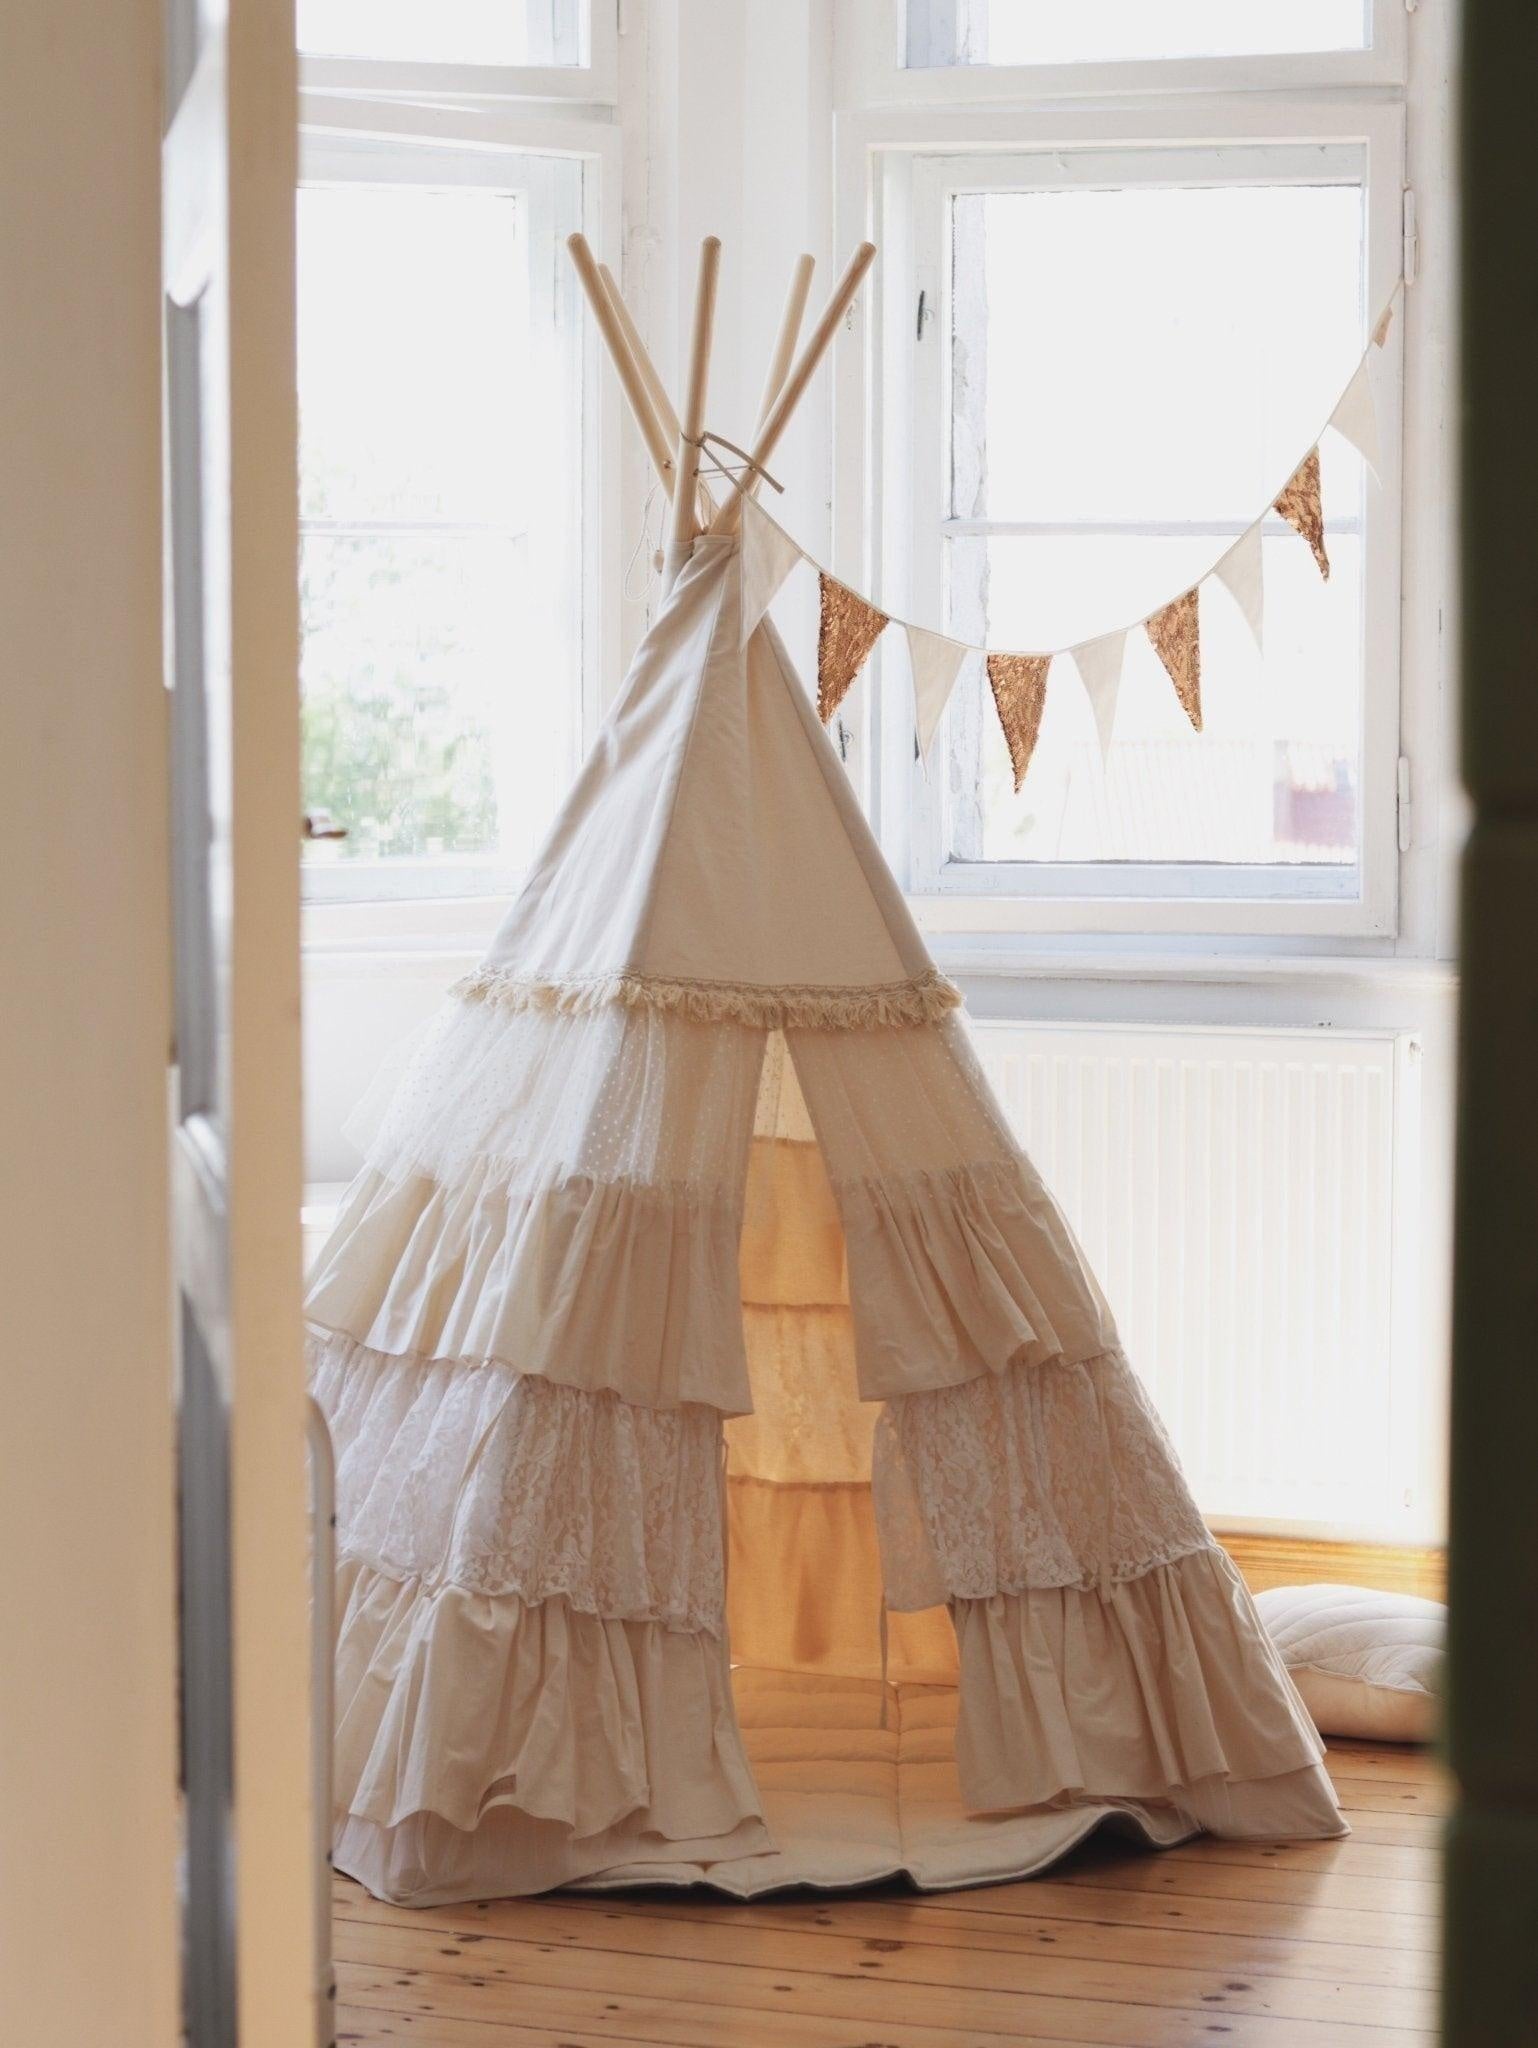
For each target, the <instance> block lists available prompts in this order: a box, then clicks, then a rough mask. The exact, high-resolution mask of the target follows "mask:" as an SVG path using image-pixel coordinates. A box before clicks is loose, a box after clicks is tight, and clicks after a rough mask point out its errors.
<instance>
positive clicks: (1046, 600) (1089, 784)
mask: <svg viewBox="0 0 1538 2048" xmlns="http://www.w3.org/2000/svg"><path fill="white" fill-rule="evenodd" d="M1175 11H1176V12H1177V13H1178V11H1179V10H1178V9H1177V10H1175ZM907 118H908V119H909V120H910V121H912V122H914V124H915V125H916V124H917V122H919V121H922V122H923V123H924V125H925V126H926V127H927V128H928V129H930V130H931V131H932V130H933V128H934V127H935V125H936V120H935V116H934V115H933V114H932V113H926V114H924V115H922V116H918V117H907ZM866 123H867V127H868V128H869V129H870V130H871V131H873V132H874V133H875V134H876V135H878V136H879V135H880V133H881V130H882V129H883V128H885V129H886V130H887V131H888V133H892V131H894V130H895V131H896V133H897V134H900V133H901V131H902V128H903V126H904V117H903V116H901V115H898V116H887V115H881V116H878V115H871V116H868V117H866ZM979 125H983V124H981V123H974V124H973V135H974V136H976V133H977V128H978V126H979ZM1011 130H1013V131H1014V133H1013V136H1011ZM1006 136H1011V139H1010V141H1009V144H1008V146H1007V147H1006V146H1001V143H1002V141H1003V138H1004V137H1006ZM969 139H970V138H969ZM985 140H991V142H992V147H989V148H983V147H981V146H979V143H980V142H981V141H985ZM1401 149H1402V136H1401V128H1400V117H1399V114H1398V111H1397V109H1393V108H1387V107H1385V108H1381V109H1374V108H1366V107H1362V108H1357V109H1349V108H1340V107H1336V108H1332V109H1331V110H1330V111H1329V112H1328V113H1326V112H1323V111H1322V110H1320V109H1318V108H1315V107H1310V108H1309V109H1308V112H1307V115H1306V117H1305V118H1304V119H1302V120H1299V119H1298V118H1297V116H1296V115H1294V114H1289V112H1288V111H1287V110H1286V109H1284V108H1277V109H1274V110H1270V109H1268V110H1265V111H1262V110H1261V109H1259V108H1251V107H1244V108H1242V109H1241V108H1240V106H1239V103H1237V102H1233V103H1222V104H1219V103H1214V102H1208V103H1207V104H1206V105H1204V106H1203V107H1202V108H1201V109H1200V110H1199V111H1196V110H1192V109H1186V110H1184V111H1182V110H1179V109H1175V110H1173V111H1171V112H1168V113H1166V112H1165V111H1164V110H1163V109H1159V108H1141V109H1139V110H1138V112H1137V113H1136V114H1135V115H1132V114H1115V113H1112V112H1110V111H1106V112H1103V113H1102V112H1098V111H1097V112H1088V111H1085V110H1081V109H1078V108H1074V109H1063V110H1061V111H1057V112H1054V111H1052V110H1051V109H1045V108H1044V109H1033V111H1032V113H1031V114H1030V115H1029V116H1018V117H1011V116H1009V115H1006V114H1004V113H1002V112H990V113H989V114H988V115H987V117H986V126H985V133H984V134H983V135H982V136H981V137H978V138H977V140H976V141H974V142H973V146H972V147H970V148H969V149H968V150H967V151H966V152H965V153H961V152H959V151H956V150H955V149H954V148H953V149H951V150H949V151H947V150H945V149H943V148H941V147H938V146H935V145H934V144H929V145H928V146H909V147H906V148H904V147H901V146H899V144H898V142H897V140H896V135H894V136H893V140H892V142H891V143H890V144H889V145H888V146H886V147H883V148H880V149H879V151H878V156H877V176H878V183H877V212H878V224H877V232H876V239H877V241H878V242H880V243H881V244H882V246H883V252H884V257H885V259H886V261H887V262H888V264H889V265H890V266H891V268H890V269H889V272H888V276H887V279H886V284H885V290H884V296H883V302H882V333H881V340H880V347H879V351H878V357H877V360H878V362H879V366H880V371H879V376H878V379H877V385H876V391H875V397H876V407H875V411H874V416H873V424H872V440H873V442H874V443H875V444H876V445H877V446H879V448H880V450H881V475H882V478H883V486H884V494H883V495H882V496H881V497H878V499H877V501H876V504H875V523H876V527H877V541H876V547H877V555H876V559H877V561H878V562H879V563H880V565H881V567H880V579H881V580H880V583H879V590H880V594H881V599H882V601H883V602H884V603H886V604H887V605H888V607H889V608H891V609H894V610H896V611H898V612H899V613H900V614H901V615H902V616H904V617H912V618H914V619H917V620H918V621H920V622H921V623H932V624H935V625H937V626H938V627H939V628H940V629H941V630H942V631H948V632H950V633H952V634H954V635H955V636H956V637H957V638H959V639H961V640H964V641H968V642H971V643H973V644H984V643H985V644H987V645H989V646H992V647H999V648H1020V649H1048V648H1067V647H1070V646H1072V645H1074V644H1075V643H1078V642H1082V641H1085V640H1090V639H1094V638H1096V637H1098V636H1099V635H1102V634H1108V633H1112V632H1114V631H1116V630H1117V629H1118V628H1121V627H1124V626H1127V625H1128V624H1129V623H1134V624H1135V623H1136V622H1140V621H1141V620H1142V619H1143V618H1145V617H1146V616H1147V615H1148V613H1149V612H1150V611H1152V610H1154V609H1155V608H1157V607H1158V606H1159V605H1160V604H1161V603H1163V602H1166V601H1167V600H1169V599H1170V598H1173V597H1175V596H1177V595H1179V594H1180V593H1181V592H1182V591H1183V590H1184V589H1186V588H1188V587H1190V586H1191V585H1192V584H1193V583H1197V582H1198V581H1200V580H1201V579H1203V578H1205V577H1207V576H1208V574H1209V572H1210V571H1211V570H1212V568H1213V567H1214V565H1215V564H1216V563H1217V561H1218V559H1219V558H1220V557H1221V556H1222V555H1223V553H1224V552H1225V550H1226V549H1227V548H1228V547H1229V546H1230V545H1231V544H1232V543H1233V542H1234V541H1235V540H1237V539H1238V538H1239V536H1240V535H1241V534H1242V533H1244V532H1245V531H1247V530H1248V528H1249V527H1250V526H1251V525H1252V523H1253V522H1254V521H1255V519H1256V518H1257V517H1258V516H1259V515H1260V514H1261V513H1262V512H1263V511H1264V510H1265V508H1266V507H1267V506H1268V504H1269V502H1270V500H1271V498H1272V497H1273V496H1274V495H1275V493H1276V492H1277V491H1279V490H1280V488H1281V486H1282V485H1283V484H1284V483H1285V482H1286V480H1287V478H1288V476H1289V475H1290V473H1291V471H1292V469H1293V468H1294V467H1295V466H1296V464H1297V463H1298V462H1299V461H1300V460H1301V459H1302V457H1303V456H1304V454H1305V453H1306V452H1307V451H1308V449H1309V447H1310V446H1311V445H1312V444H1313V442H1314V441H1315V440H1316V439H1318V440H1319V445H1320V455H1321V462H1322V467H1323V498H1324V511H1325V519H1326V544H1327V547H1328V551H1329V557H1330V571H1331V573H1330V576H1329V579H1328V581H1325V580H1324V579H1323V578H1321V576H1320V574H1319V571H1318V569H1317V568H1316V566H1315V563H1314V560H1313V557H1312V555H1311V554H1310V552H1309V549H1308V547H1307V546H1306V544H1305V543H1304V542H1303V541H1302V540H1300V539H1299V538H1298V536H1297V535H1296V533H1295V532H1294V531H1293V529H1292V528H1291V527H1290V526H1288V525H1287V524H1286V523H1285V522H1284V521H1283V520H1282V519H1281V517H1280V516H1279V515H1276V514H1274V513H1272V514H1270V515H1269V516H1268V518H1267V520H1266V524H1265V527H1264V530H1263V541H1262V552H1263V559H1264V577H1265V623H1264V635H1263V646H1257V645H1256V642H1255V640H1254V638H1253V637H1252V636H1251V633H1250V631H1249V628H1248V626H1247V625H1246V623H1245V620H1244V618H1243V615H1242V613H1241V612H1240V610H1239V608H1238V606H1237V604H1236V603H1235V602H1234V601H1233V600H1232V599H1231V598H1230V596H1229V594H1228V592H1227V591H1226V590H1225V589H1224V588H1223V587H1222V586H1221V584H1219V583H1217V582H1216V581H1206V582H1204V583H1203V584H1202V589H1201V597H1200V618H1201V656H1202V709H1203V731H1202V732H1201V734H1199V735H1198V734H1197V733H1195V732H1194V731H1193V730H1192V728H1191V725H1190V723H1189V721H1188V720H1187V718H1186V716H1185V713H1184V712H1183V710H1182V709H1181V706H1180V704H1179V702H1178V700H1177V698H1176V696H1175V693H1174V690H1173V688H1172V687H1171V684H1170V682H1169V679H1168V676H1167V675H1166V673H1165V671H1164V669H1163V667H1162V665H1161V664H1160V662H1159V659H1158V656H1157V655H1156V653H1155V652H1154V649H1153V647H1152V645H1151V644H1150V643H1149V641H1148V638H1147V636H1146V634H1144V633H1143V632H1142V630H1141V627H1140V625H1138V626H1137V627H1136V630H1134V631H1133V632H1132V633H1131V634H1130V635H1129V637H1128V640H1127V654H1126V660H1125V665H1124V668H1123V672H1122V686H1121V693H1120V697H1119V701H1118V705H1117V711H1116V722H1115V727H1114V734H1113V738H1112V741H1111V744H1110V747H1109V750H1108V752H1107V754H1106V756H1105V758H1104V759H1103V760H1102V754H1101V746H1100V741H1099V737H1098V735H1097V730H1096V725H1095V719H1094V714H1093V712H1092V709H1091V706H1090V702H1089V699H1088V697H1087V695H1086V694H1085V691H1084V689H1083V687H1082V686H1081V684H1080V681H1079V678H1078V676H1077V674H1076V672H1075V669H1074V665H1073V663H1072V662H1071V660H1069V659H1066V658H1064V659H1061V660H1059V661H1057V662H1056V663H1055V664H1054V666H1053V668H1052V670H1051V673H1050V677H1049V683H1048V690H1047V700H1046V709H1045V715H1044V717H1043V720H1042V725H1041V730H1040V734H1039V737H1038V741H1037V745H1036V750H1035V753H1034V755H1033V757H1032V760H1031V765H1030V769H1029V772H1028V774H1027V777H1026V780H1025V785H1024V788H1023V789H1022V790H1021V791H1020V792H1019V794H1018V795H1017V794H1016V793H1015V791H1014V788H1013V780H1012V776H1011V773H1010V768H1009V761H1008V756H1007V753H1006V749H1005V745H1004V741H1003V736H1002V733H1001V732H1000V729H999V726H998V721H997V718H996V715H995V713H994V709H993V705H992V700H991V696H990V693H989V689H988V684H987V679H986V676H985V674H984V672H983V669H982V664H981V663H980V662H975V663H972V664H968V665H967V666H966V667H965V668H964V669H963V671H962V675H961V679H960V681H959V683H958V686H957V689H956V691H955V693H954V695H953V697H952V699H951V703H950V706H949V708H948V710H947V713H946V716H945V719H944V721H943V724H942V727H941V731H940V734H939V737H938V739H937V741H936V743H935V746H934V748H933V750H932V752H931V757H930V761H929V764H928V773H927V774H926V773H925V772H924V771H923V770H922V769H921V768H920V767H919V765H918V764H917V763H916V761H915V760H914V756H913V745H912V733H911V729H907V730H904V727H905V721H904V719H903V717H902V715H901V711H900V710H897V711H893V710H892V709H891V708H890V707H892V706H894V705H897V704H899V703H900V696H901V692H900V689H899V687H898V686H897V682H896V681H895V680H894V683H893V685H892V686H891V687H889V688H888V690H887V691H886V692H885V693H884V694H883V699H882V702H881V703H879V704H876V703H874V702H873V704H872V709H871V712H870V717H871V720H872V722H873V724H874V725H876V726H878V727H879V728H880V744H879V759H880V762H881V764H882V766H881V769H880V774H881V778H882V784H883V786H882V789H881V791H880V795H879V807H880V814H881V818H882V825H883V836H884V838H885V839H886V841H887V844H888V846H889V848H890V849H891V851H892V853H893V856H894V858H895V859H896V861H897V863H898V865H899V867H900V868H902V869H903V870H904V871H905V873H906V878H907V883H908V886H909V888H910V890H911V891H912V892H913V893H914V894H916V895H919V896H921V897H925V898H927V899H930V901H931V904H932V906H933V908H934V913H935V916H936V918H937V921H938V922H939V923H941V924H945V923H951V922H954V921H956V919H957V918H960V917H962V916H963V915H965V913H964V911H963V910H962V909H961V907H960V906H961V905H962V904H963V903H964V902H965V900H967V899H970V900H971V901H972V902H973V903H975V902H976V901H977V900H978V899H979V898H986V897H989V896H992V897H995V898H1000V899H1009V901H1010V903H1011V905H1012V906H1013V908H1012V911H1011V919H1012V921H1014V922H1016V923H1018V924H1019V925H1020V926H1021V927H1022V928H1027V929H1029V928H1036V929H1074V928H1077V927H1079V926H1081V925H1084V926H1087V927H1092V928H1098V929H1102V930H1117V929H1121V930H1126V929H1148V930H1160V929H1163V930H1203V931H1232V932H1235V933H1241V932H1250V931H1265V930H1274V931H1293V932H1302V931H1318V932H1321V933H1322V932H1329V931H1336V932H1342V933H1345V932H1350V931H1361V932H1372V931H1386V930H1389V929H1392V923H1393V917H1394V901H1395V891H1396V884H1397V840H1396V830H1395V820H1394V795H1395V779H1396V771H1397V755H1398V746H1397V739H1398V704H1397V687H1398V638H1397V634H1398V503H1397V491H1398V473H1397V461H1396V449H1395V428H1396V423H1397V412H1396V405H1397V385H1396V369H1395V365H1396V363H1397V349H1398V341H1397V337H1393V336H1392V335H1391V345H1390V346H1388V347H1386V348H1385V349H1384V351H1383V357H1382V361H1381V363H1380V364H1379V365H1378V368H1379V372H1380V374H1379V377H1378V397H1379V400H1380V406H1381V412H1382V417H1381V421H1380V426H1381V441H1382V453H1381V455H1380V460H1379V463H1378V465H1377V473H1376V474H1374V472H1373V471H1371V470H1369V469H1368V467H1367V465H1366V464H1365V463H1364V461H1363V460H1362V458H1361V457H1360V455H1359V454H1358V453H1357V452H1356V450H1355V449H1354V448H1353V447H1352V446H1351V445H1350V444H1349V443H1347V442H1346V441H1345V440H1344V439H1343V438H1342V437H1341V436H1339V435H1337V434H1334V433H1332V432H1324V433H1323V434H1322V435H1321V429H1322V428H1323V426H1324V422H1325V421H1326V419H1327V418H1328V417H1329V415H1330V413H1331V411H1332V410H1333V409H1334V406H1335V404H1336V402H1337V401H1338V400H1339V398H1340V397H1341V395H1342V393H1343V391H1344V389H1345V387H1346V384H1347V382H1348V381H1349V379H1350V378H1351V375H1352V373H1353V371H1354V370H1355V368H1356V366H1357V363H1358V361H1359V360H1360V358H1361V355H1362V351H1363V349H1364V348H1365V346H1366V344H1367V340H1368V334H1369V330H1370V328H1371V326H1372V325H1373V323H1374V320H1375V318H1376V315H1377V314H1378V313H1379V312H1380V311H1381V310H1382V306H1383V304H1384V302H1385V301H1386V300H1387V298H1388V297H1389V295H1390V293H1391V291H1392V288H1393V284H1394V280H1395V278H1396V276H1397V274H1398V269H1399V252H1400V233H1399V228H1400V222H1399V206H1400V176H1401V174H1400V163H1401V161H1402V157H1401ZM901 661H902V657H901V655H900V654H899V655H897V656H895V657H891V658H889V662H888V666H889V668H895V667H898V666H900V665H901ZM873 695H874V693H873ZM946 902H950V903H951V904H953V905H956V906H957V909H956V911H955V913H954V915H953V914H952V913H951V912H947V911H945V910H944V909H943V905H944V903H946Z"/></svg>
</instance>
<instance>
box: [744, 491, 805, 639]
mask: <svg viewBox="0 0 1538 2048" xmlns="http://www.w3.org/2000/svg"><path fill="white" fill-rule="evenodd" d="M804 559H806V558H805V557H804V556H803V555H802V552H801V550H800V548H798V547H797V546H796V543H795V542H794V541H793V540H792V539H791V537H790V535H789V534H788V533H786V532H784V531H783V529H782V528H780V527H778V526H776V525H775V523H774V521H773V520H772V519H771V518H770V517H769V514H768V513H767V512H766V511H765V510H764V508H763V507H762V505H760V504H759V503H758V501H757V499H755V498H749V499H748V500H747V501H746V503H745V504H744V505H743V508H742V630H741V638H740V639H739V641H738V643H737V644H738V646H739V647H746V646H747V644H748V642H749V640H751V639H752V637H753V629H754V627H755V626H756V625H757V624H758V622H759V620H760V619H761V618H762V617H763V616H764V613H765V612H766V611H768V609H769V607H770V605H771V604H773V602H774V599H775V594H776V592H777V591H778V590H779V588H780V586H781V584H782V583H783V582H784V581H785V579H786V577H787V576H788V575H789V574H790V572H791V570H792V569H794V568H795V566H796V564H797V562H800V561H803V560H804Z"/></svg>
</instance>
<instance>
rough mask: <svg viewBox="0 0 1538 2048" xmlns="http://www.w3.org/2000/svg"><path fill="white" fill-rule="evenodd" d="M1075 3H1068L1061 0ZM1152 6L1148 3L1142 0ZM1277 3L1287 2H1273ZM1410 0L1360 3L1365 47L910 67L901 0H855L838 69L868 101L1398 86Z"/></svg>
mask: <svg viewBox="0 0 1538 2048" xmlns="http://www.w3.org/2000/svg"><path fill="white" fill-rule="evenodd" d="M1061 4H1064V5H1072V4H1073V0H1061ZM1146 4H1148V5H1150V6H1152V5H1154V4H1155V0H1146ZM1274 4H1275V5H1277V6H1278V7H1282V6H1285V4H1286V0H1274ZM1410 4H1414V0H1363V6H1364V10H1365V12H1366V15H1367V22H1368V33H1367V38H1366V42H1367V47H1366V48H1365V49H1361V50H1318V51H1315V50H1304V51H1291V52H1283V53H1281V54H1279V55H1275V56H1258V57H1257V56H1226V57H1172V58H1159V59H1151V58H1136V59H1129V60H1127V61H1124V62H1120V63H1109V64H1106V63H1084V64H949V65H935V66H932V67H929V68H925V69H913V70H910V69H909V68H908V67H907V66H906V65H905V64H904V63H902V61H901V57H902V52H903V50H904V49H905V48H906V47H907V35H906V26H905V16H906V10H907V0H862V4H861V5H860V6H858V7H852V8H850V9H848V10H847V19H846V18H845V10H842V9H841V10H840V19H839V25H838V26H839V34H840V37H841V38H842V39H843V52H842V57H843V67H844V75H845V79H846V81H847V87H848V97H849V98H850V100H851V101H855V102H859V103H863V104H865V105H868V106H879V105H882V104H892V103H901V104H905V105H908V106H958V105H966V106H977V105H979V104H986V103H987V102H989V101H993V102H999V101H1008V102H1011V103H1024V102H1026V101H1030V100H1039V99H1085V100H1091V99H1093V100H1099V99H1104V98H1110V97H1116V98H1120V97H1122V96H1123V95H1133V94H1140V93H1158V94H1160V95H1161V96H1162V95H1165V94H1170V93H1199V92H1222V93H1233V92H1255V91H1274V90H1279V89H1280V90H1287V91H1292V92H1309V91H1316V90H1318V89H1319V88H1321V87H1334V88H1337V89H1338V88H1342V87H1345V88H1354V89H1358V90H1359V89H1360V88H1361V87H1363V86H1385V85H1401V84H1403V82H1404V77H1405V65H1406V55H1407V52H1406V36H1405V13H1406V11H1407V5H1410Z"/></svg>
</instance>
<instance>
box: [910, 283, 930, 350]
mask: <svg viewBox="0 0 1538 2048" xmlns="http://www.w3.org/2000/svg"><path fill="white" fill-rule="evenodd" d="M934 317H935V309H934V307H933V306H931V305H930V303H929V294H928V292H920V293H919V306H918V312H917V314H916V315H915V316H914V321H913V338H914V340H915V341H922V340H923V339H924V322H925V321H926V320H933V318H934Z"/></svg>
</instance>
